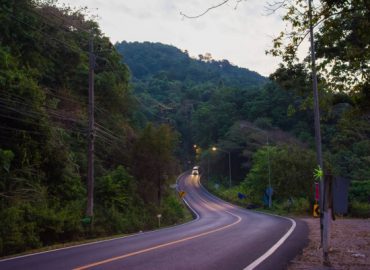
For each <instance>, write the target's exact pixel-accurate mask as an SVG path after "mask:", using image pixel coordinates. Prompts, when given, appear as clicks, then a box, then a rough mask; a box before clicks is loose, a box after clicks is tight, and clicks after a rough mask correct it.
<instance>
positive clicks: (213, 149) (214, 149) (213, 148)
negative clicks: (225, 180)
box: [212, 146, 231, 187]
mask: <svg viewBox="0 0 370 270" xmlns="http://www.w3.org/2000/svg"><path fill="white" fill-rule="evenodd" d="M217 150H218V151H221V152H224V153H227V154H229V187H231V152H230V151H225V150H223V149H221V148H217V147H215V146H213V147H212V151H217Z"/></svg>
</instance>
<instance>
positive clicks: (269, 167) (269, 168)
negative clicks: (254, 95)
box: [240, 124, 272, 208]
mask: <svg viewBox="0 0 370 270" xmlns="http://www.w3.org/2000/svg"><path fill="white" fill-rule="evenodd" d="M240 126H241V127H247V128H250V129H254V130H256V131H260V132H262V133H265V135H266V145H267V166H268V172H269V192H268V194H267V195H268V197H269V208H271V206H272V197H271V196H272V187H271V164H270V147H269V134H268V133H267V132H266V131H265V130H263V129H260V128H257V127H252V126H250V125H243V124H240Z"/></svg>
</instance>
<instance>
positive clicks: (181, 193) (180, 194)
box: [179, 190, 186, 199]
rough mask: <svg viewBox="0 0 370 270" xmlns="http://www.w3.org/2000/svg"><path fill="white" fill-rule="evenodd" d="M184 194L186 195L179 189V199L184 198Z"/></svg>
mask: <svg viewBox="0 0 370 270" xmlns="http://www.w3.org/2000/svg"><path fill="white" fill-rule="evenodd" d="M185 195H186V192H185V191H183V190H181V191H179V196H180V198H181V199H182V198H184V197H185Z"/></svg>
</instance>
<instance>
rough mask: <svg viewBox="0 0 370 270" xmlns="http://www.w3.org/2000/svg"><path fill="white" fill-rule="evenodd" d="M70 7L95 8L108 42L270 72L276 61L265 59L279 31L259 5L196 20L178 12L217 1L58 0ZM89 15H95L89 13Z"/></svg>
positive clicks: (251, 1)
mask: <svg viewBox="0 0 370 270" xmlns="http://www.w3.org/2000/svg"><path fill="white" fill-rule="evenodd" d="M60 1H61V2H64V3H69V4H71V5H72V6H76V5H77V6H88V7H89V8H90V9H91V10H93V11H94V10H95V9H96V8H98V11H97V13H98V15H99V17H100V18H101V19H100V20H99V23H100V25H101V28H102V29H103V32H104V33H106V35H107V36H109V37H110V38H111V39H112V41H113V42H116V41H122V40H127V41H152V42H162V43H166V44H171V45H174V46H177V47H179V48H180V49H187V50H188V51H189V53H190V55H198V54H204V53H205V52H209V53H211V54H212V55H213V57H214V58H215V59H228V60H229V61H231V62H232V63H234V64H236V65H238V66H241V67H246V68H248V69H251V70H255V71H257V72H259V73H261V74H263V75H268V74H270V73H271V72H273V71H274V70H275V69H276V67H277V65H278V61H279V59H276V58H273V57H271V56H266V55H265V50H266V49H268V48H269V46H271V44H272V36H276V35H277V34H278V32H280V31H281V30H282V29H283V23H282V21H281V19H280V18H279V15H278V14H274V15H271V16H263V14H264V13H265V10H264V5H265V4H264V1H259V0H248V1H242V2H240V4H239V5H238V7H237V9H235V4H234V3H236V2H235V1H231V4H229V5H225V6H222V7H220V8H217V9H214V10H212V11H210V12H209V13H207V14H206V15H205V16H203V17H201V18H199V19H194V20H190V19H183V18H182V16H181V15H180V11H182V12H184V13H186V14H189V15H195V14H199V13H200V12H202V11H204V10H206V9H207V8H208V7H210V6H212V5H214V4H217V3H219V1H220V0H187V1H183V0H125V1H122V0H105V1H103V0H92V1H91V0H60ZM93 13H94V12H93Z"/></svg>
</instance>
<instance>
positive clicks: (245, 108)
mask: <svg viewBox="0 0 370 270" xmlns="http://www.w3.org/2000/svg"><path fill="white" fill-rule="evenodd" d="M301 2H302V1H299V0H297V1H291V2H290V3H292V6H287V7H286V8H287V15H286V16H285V17H284V20H285V21H287V22H288V23H291V24H292V25H293V27H296V28H297V31H298V32H293V33H290V35H287V36H288V37H292V38H291V43H290V44H287V45H283V44H282V43H281V42H282V41H281V39H279V38H278V39H276V40H274V41H273V43H274V49H273V50H271V51H269V52H268V53H271V54H273V55H276V56H278V55H279V56H282V57H283V63H282V64H281V65H280V67H279V68H278V69H277V70H276V71H275V72H274V73H273V74H271V75H270V77H269V80H266V79H263V78H260V77H258V76H256V74H255V73H253V72H250V71H249V70H246V69H242V68H238V67H236V66H234V65H232V64H231V63H229V62H228V61H227V60H221V61H217V60H213V59H212V56H211V55H210V54H209V53H206V54H204V55H199V56H197V57H191V56H189V54H188V52H187V51H186V50H185V51H181V50H179V49H177V48H174V47H173V46H169V45H164V44H160V43H150V42H144V43H138V42H132V43H130V42H125V41H123V42H121V43H118V44H116V47H117V49H118V51H119V52H121V53H122V55H123V56H124V58H125V62H126V63H127V64H128V66H129V68H130V70H132V74H133V77H132V83H133V86H134V93H135V95H136V97H137V98H138V99H139V101H140V104H141V106H142V113H141V114H137V115H136V117H138V118H140V119H142V118H144V119H150V120H152V121H156V122H168V123H170V124H171V125H172V126H174V127H176V129H177V130H178V131H179V132H180V134H181V135H182V137H181V138H182V140H181V146H182V148H181V149H182V150H181V154H182V157H183V160H182V161H183V163H184V166H185V167H186V166H187V167H188V168H189V167H190V166H191V165H192V164H194V163H200V164H201V165H202V166H201V167H202V171H203V180H207V179H208V180H211V182H212V183H214V184H216V185H217V186H218V184H220V183H221V184H223V185H224V186H228V183H229V180H228V174H229V168H228V154H229V153H230V157H231V161H232V162H231V172H232V183H233V184H234V185H235V184H240V185H241V190H242V191H243V192H244V193H246V194H248V196H249V200H250V201H251V202H254V203H259V204H261V203H262V197H263V193H264V190H265V188H266V187H267V186H268V170H267V168H268V163H269V164H270V171H271V183H272V186H273V187H274V192H275V193H274V200H276V201H284V200H287V199H288V198H291V197H296V198H303V199H304V200H307V201H310V202H311V203H312V200H313V183H314V181H315V179H314V177H313V172H314V169H315V168H316V167H317V162H316V157H315V145H314V125H313V109H312V108H313V95H312V81H311V75H310V65H309V58H307V59H304V61H299V60H298V58H297V57H296V56H295V52H296V51H295V50H292V48H293V47H294V46H295V45H297V46H298V45H299V44H296V43H295V42H297V40H298V41H299V40H300V39H301V38H302V37H303V36H304V34H305V33H307V32H305V31H307V27H308V26H307V11H306V10H307V6H305V5H304V4H302V3H301ZM323 2H324V4H323V6H322V7H320V8H322V10H320V8H317V10H316V11H315V12H317V13H315V14H314V16H315V17H314V23H316V22H317V21H320V20H321V21H320V22H322V21H325V23H324V24H323V25H318V26H317V27H321V28H320V29H321V30H322V32H320V31H317V34H316V39H317V44H316V47H317V48H318V53H317V57H318V59H319V66H318V67H319V70H318V71H319V74H318V80H319V91H320V109H321V129H322V142H323V151H324V156H325V158H324V159H325V169H326V172H328V173H329V172H331V173H332V174H334V175H336V176H342V177H345V178H347V179H350V181H351V182H352V188H351V189H350V190H351V191H353V190H357V189H358V188H356V187H357V186H358V185H359V184H358V183H368V182H367V181H369V180H370V115H369V107H370V106H369V98H368V95H369V80H368V74H369V72H368V71H369V69H368V63H369V48H368V44H369V43H368V40H369V34H368V32H366V30H365V29H366V27H367V25H368V23H369V20H368V18H369V17H368V16H367V17H366V16H362V15H366V14H367V12H368V11H369V7H368V6H366V3H365V1H354V2H353V3H352V4H351V3H350V2H351V1H350V2H348V3H347V2H346V3H343V4H339V3H331V2H330V1H323ZM294 5H295V6H294ZM283 7H284V6H283ZM330 8H333V9H334V11H338V14H337V13H335V14H331V12H330V10H329V9H330ZM361 8H362V9H361ZM303 9H305V11H302V10H303ZM352 9H353V10H355V11H356V13H354V14H352V15H353V17H352V16H351V14H349V13H348V11H349V10H352ZM334 11H333V12H334ZM289 12H291V13H289ZM302 14H303V15H302ZM300 15H302V16H303V17H299V16H300ZM334 15H335V16H334ZM295 16H296V17H295ZM332 24H335V25H336V24H344V25H345V28H346V29H348V32H343V33H342V34H343V35H347V36H341V35H339V34H340V33H338V31H337V29H339V27H337V28H330V25H332ZM299 31H301V32H299ZM351 31H352V32H351ZM299 33H301V34H302V35H301V36H299ZM294 35H295V36H297V38H296V39H294V38H293V36H294ZM282 36H284V34H282ZM330 42H332V43H333V44H331V43H330ZM366 44H367V45H366ZM331 46H332V47H333V46H334V47H335V48H332V47H331ZM337 46H342V48H341V49H340V48H337ZM343 51H344V52H343ZM334 52H338V54H336V53H334ZM360 52H362V53H360ZM330 65H332V66H331V67H332V70H329V68H328V67H329V66H330ZM225 76H227V78H226V77H225ZM241 76H242V77H243V78H244V79H241ZM345 78H348V83H346V81H344V79H345ZM354 78H355V79H354ZM216 145H217V146H218V148H219V149H220V151H216V152H213V151H212V150H211V148H212V146H216ZM267 155H269V156H270V162H267V161H268V157H267ZM364 194H367V195H366V196H365V195H363V196H360V197H357V196H353V192H352V193H351V194H350V199H351V203H354V204H357V203H358V202H360V203H364V204H365V206H366V207H365V208H366V209H367V210H370V207H369V205H368V200H369V196H370V194H369V191H368V190H366V191H364ZM233 196H234V197H236V196H237V193H235V192H234V194H233ZM304 205H309V203H307V204H304ZM350 208H351V205H350ZM367 210H365V211H367ZM368 212H369V211H368ZM367 215H369V213H368V214H367ZM365 216H366V215H365Z"/></svg>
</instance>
